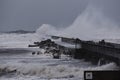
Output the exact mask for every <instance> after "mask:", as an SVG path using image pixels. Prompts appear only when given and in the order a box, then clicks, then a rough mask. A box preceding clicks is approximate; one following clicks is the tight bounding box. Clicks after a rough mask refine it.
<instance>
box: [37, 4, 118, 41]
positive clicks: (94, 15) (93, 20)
mask: <svg viewBox="0 0 120 80" xmlns="http://www.w3.org/2000/svg"><path fill="white" fill-rule="evenodd" d="M37 32H39V33H40V34H41V33H42V34H46V33H47V35H48V34H49V35H59V36H65V37H75V38H76V37H77V38H80V39H85V40H86V39H87V40H88V39H89V40H90V39H119V38H120V37H119V35H120V34H119V32H120V29H119V27H118V25H117V24H116V23H115V22H114V21H112V20H111V19H109V18H108V17H106V16H105V15H104V13H103V11H102V9H100V8H97V7H96V6H93V5H88V7H87V8H86V9H85V10H84V11H83V12H82V13H81V14H80V15H79V16H78V17H77V18H76V20H75V21H74V22H73V24H72V25H70V26H69V27H67V28H64V29H63V30H59V32H58V31H57V30H56V29H55V28H54V27H52V26H51V25H48V24H47V25H45V24H44V25H42V26H41V27H40V28H39V29H38V30H37Z"/></svg>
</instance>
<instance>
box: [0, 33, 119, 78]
mask: <svg viewBox="0 0 120 80" xmlns="http://www.w3.org/2000/svg"><path fill="white" fill-rule="evenodd" d="M37 36H38V35H37V34H19V35H18V34H1V35H0V80H83V73H84V71H85V70H117V69H118V66H116V64H115V63H109V64H106V65H102V66H97V65H93V64H91V62H86V61H84V59H81V60H76V59H72V58H69V57H68V56H66V55H62V57H61V59H53V58H52V55H51V54H44V50H43V49H39V48H28V44H32V43H33V42H34V41H40V40H41V39H42V38H38V37H37ZM33 51H39V52H41V54H39V55H37V54H35V55H32V52H33Z"/></svg>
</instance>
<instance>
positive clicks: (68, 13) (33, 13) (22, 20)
mask: <svg viewBox="0 0 120 80" xmlns="http://www.w3.org/2000/svg"><path fill="white" fill-rule="evenodd" d="M88 4H92V5H95V6H96V7H100V8H102V9H103V12H104V13H105V14H106V15H107V16H108V17H110V18H111V19H113V20H114V21H116V22H117V23H120V0H0V31H9V30H17V29H24V30H36V29H37V28H38V27H39V26H41V25H42V24H51V25H53V26H59V27H61V26H63V27H64V26H68V25H70V24H72V22H73V21H74V20H75V18H76V17H77V16H78V15H80V13H82V11H84V9H85V8H86V7H87V5H88Z"/></svg>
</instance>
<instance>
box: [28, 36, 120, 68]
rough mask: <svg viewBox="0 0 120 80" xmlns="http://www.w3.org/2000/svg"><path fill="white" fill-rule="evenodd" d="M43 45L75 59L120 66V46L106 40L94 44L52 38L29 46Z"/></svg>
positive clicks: (57, 37)
mask: <svg viewBox="0 0 120 80" xmlns="http://www.w3.org/2000/svg"><path fill="white" fill-rule="evenodd" d="M43 45H44V47H45V46H47V47H51V46H52V47H57V48H59V49H60V51H61V52H62V53H63V54H66V55H71V56H72V57H73V58H75V59H85V60H86V61H91V62H92V63H93V64H99V65H102V64H106V63H109V62H115V63H116V64H117V65H118V66H120V44H116V43H110V42H105V41H104V40H101V41H99V42H94V41H84V40H80V39H78V38H66V37H59V36H51V39H48V40H45V41H42V42H36V44H35V45H29V47H36V46H39V47H40V48H42V46H43Z"/></svg>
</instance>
